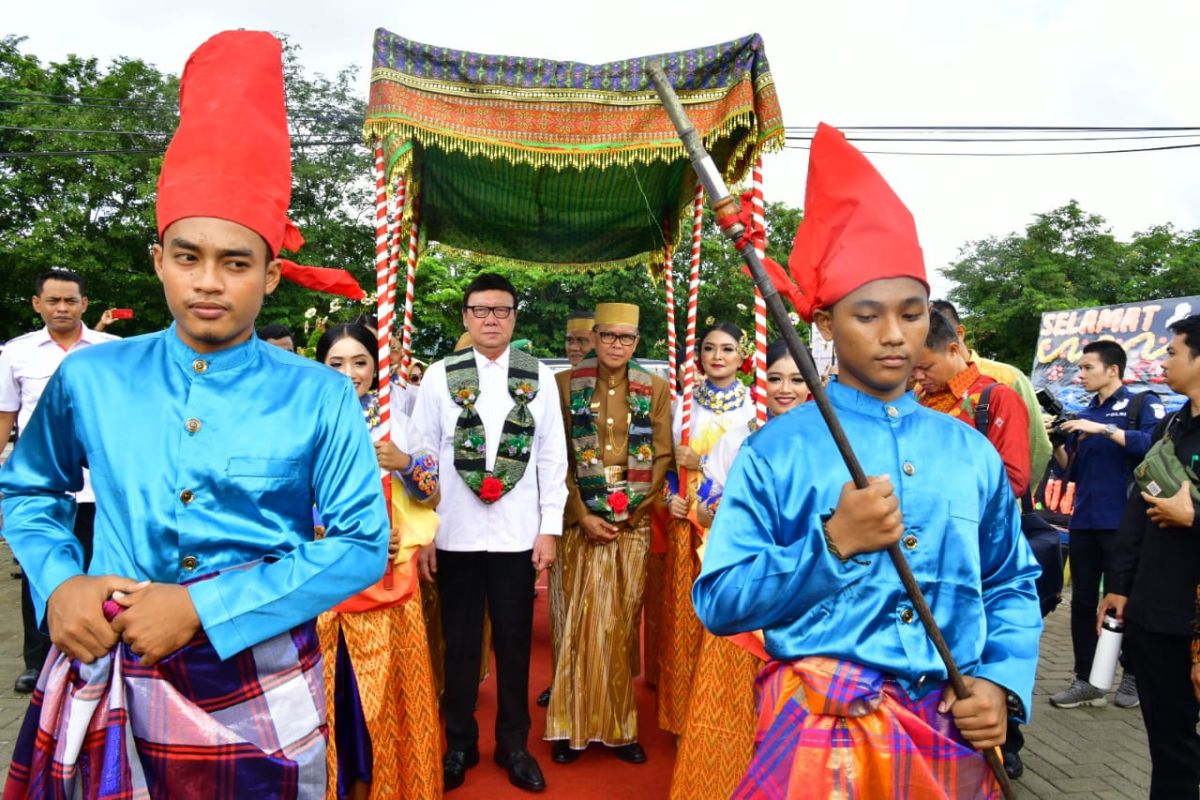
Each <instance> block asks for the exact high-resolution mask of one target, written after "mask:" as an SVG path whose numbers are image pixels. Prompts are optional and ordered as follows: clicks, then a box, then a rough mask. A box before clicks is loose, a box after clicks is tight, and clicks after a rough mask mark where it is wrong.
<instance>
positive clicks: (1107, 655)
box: [1088, 608, 1125, 691]
mask: <svg viewBox="0 0 1200 800" xmlns="http://www.w3.org/2000/svg"><path fill="white" fill-rule="evenodd" d="M1124 637H1125V623H1123V622H1121V620H1119V619H1117V615H1116V614H1115V613H1114V612H1113V610H1112V609H1111V608H1110V609H1109V610H1108V611H1105V612H1104V621H1103V622H1102V623H1101V624H1100V638H1099V640H1098V641H1097V642H1096V655H1095V656H1094V657H1093V658H1092V672H1091V674H1090V675H1088V683H1090V684H1091V685H1092V686H1095V687H1096V688H1097V689H1099V690H1101V691H1108V690H1109V689H1111V688H1112V685H1113V680H1114V679H1115V678H1116V676H1117V658H1118V657H1119V656H1120V655H1121V639H1123V638H1124Z"/></svg>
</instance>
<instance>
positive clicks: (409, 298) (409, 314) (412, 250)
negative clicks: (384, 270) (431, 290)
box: [400, 203, 420, 386]
mask: <svg viewBox="0 0 1200 800" xmlns="http://www.w3.org/2000/svg"><path fill="white" fill-rule="evenodd" d="M417 224H418V222H417V207H416V203H414V204H413V212H412V222H410V223H409V226H408V258H407V261H406V265H405V270H406V271H405V276H404V327H403V329H402V331H401V334H400V335H401V342H400V346H401V347H402V348H403V351H402V352H403V356H404V358H403V360H402V361H401V366H400V370H401V372H400V375H401V379H402V380H403V381H404V384H405V385H406V386H407V385H408V372H409V370H410V369H412V361H413V357H412V330H413V293H414V290H415V288H416V285H417V241H418V236H417V234H418V233H419V232H420V231H419V230H418V229H417Z"/></svg>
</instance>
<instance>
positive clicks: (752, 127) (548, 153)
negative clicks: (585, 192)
mask: <svg viewBox="0 0 1200 800" xmlns="http://www.w3.org/2000/svg"><path fill="white" fill-rule="evenodd" d="M743 131H744V132H745V135H744V136H743V137H741V138H742V141H740V142H739V143H738V146H737V147H736V148H735V149H734V151H733V154H732V157H731V158H730V161H729V164H728V165H727V167H726V169H725V176H724V177H725V180H726V181H727V182H728V183H737V182H738V181H739V180H741V179H742V177H743V176H744V174H745V173H746V171H747V170H748V169H749V162H753V161H754V160H755V159H756V158H757V157H758V155H760V154H761V153H764V152H771V151H774V150H778V149H780V148H782V147H783V138H784V137H783V126H782V125H779V126H775V127H773V128H772V129H771V130H770V131H766V132H762V131H759V129H758V125H757V118H756V116H755V113H754V111H753V109H743V110H740V111H737V112H734V113H733V114H730V115H729V116H728V117H726V118H725V119H724V120H723V121H722V122H721V123H720V124H719V125H717V126H715V127H714V128H712V129H711V130H709V131H708V133H706V134H705V135H704V137H703V141H704V146H705V147H706V148H708V149H709V150H710V151H711V150H712V149H713V147H714V145H716V144H717V143H719V142H721V141H722V140H725V139H729V138H731V137H732V136H733V135H734V134H736V133H739V132H743ZM363 134H364V137H365V138H366V140H367V142H368V143H370V142H371V141H372V140H373V139H374V137H376V136H380V137H383V140H384V146H385V150H386V149H387V148H388V146H389V144H392V143H394V142H397V141H398V142H401V143H402V144H400V145H399V147H400V148H404V147H406V146H407V147H408V148H410V149H408V150H407V151H405V152H400V151H399V150H397V151H396V154H393V153H391V152H389V153H388V163H389V166H388V173H389V177H391V175H392V174H394V173H396V172H397V171H406V170H408V169H411V157H412V156H411V143H412V142H413V141H415V142H419V143H420V144H421V145H422V146H424V147H437V148H438V149H440V150H443V151H445V152H448V153H462V154H464V155H467V156H470V157H481V158H487V159H491V160H505V161H508V162H509V163H511V164H514V165H521V164H524V165H528V166H531V167H535V168H543V167H548V168H550V169H554V170H557V171H562V170H565V169H585V168H596V167H599V168H601V169H607V168H610V167H631V166H635V165H637V164H653V163H656V162H663V163H670V162H673V161H680V160H685V159H686V158H687V151H685V150H684V147H683V144H682V142H680V141H679V139H678V138H675V137H671V138H670V139H665V140H654V141H649V142H642V143H631V144H628V145H615V146H612V145H609V146H606V145H596V146H591V145H575V146H570V145H568V146H561V147H548V146H539V145H535V144H525V143H518V142H504V141H498V140H495V139H485V138H482V137H475V136H468V135H464V134H459V133H454V132H451V131H446V130H441V129H437V128H433V127H430V126H426V125H422V124H420V123H418V122H415V121H413V120H399V119H389V118H379V117H375V118H369V119H367V121H366V124H365V125H364V126H363ZM392 146H396V145H392ZM406 158H407V159H409V160H408V161H406V160H405V159H406Z"/></svg>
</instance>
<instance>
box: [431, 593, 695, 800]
mask: <svg viewBox="0 0 1200 800" xmlns="http://www.w3.org/2000/svg"><path fill="white" fill-rule="evenodd" d="M533 614H534V616H533V656H532V663H531V664H530V666H529V680H530V686H529V703H530V705H531V706H532V708H531V709H530V711H531V715H532V717H533V727H532V729H531V730H530V732H529V752H531V753H533V756H534V758H536V759H537V760H538V764H539V765H540V766H541V768H542V773H543V774H544V775H545V776H546V791H544V792H540V793H536V794H535V793H532V792H524V791H521V790H520V789H518V788H516V787H515V786H513V785H512V784H510V783H509V782H508V773H507V772H506V771H505V770H502V769H500V767H498V766H496V765H495V763H493V762H492V754H493V752H494V748H495V738H494V737H493V735H492V734H493V730H494V725H495V722H496V682H495V679H494V677H493V676H494V672H493V675H492V676H489V677H488V679H487V680H486V681H484V682H483V684H482V685H480V687H479V710H478V711H477V712H476V714H475V718H476V720H478V721H479V765H478V766H477V767H474V768H473V769H470V770H468V771H467V782H466V783H465V784H463V786H462V787H461V788H459V789H455V790H454V791H453V792H450V793H448V794H447V797H450V798H454V800H493V798H532V797H545V798H563V800H566V798H570V800H599V799H600V798H605V800H621V799H622V798H639V799H641V798H665V797H666V796H667V793H668V790H669V789H670V786H671V769H672V768H673V766H674V763H675V737H674V735H672V734H670V733H667V732H665V731H661V730H659V728H658V724H657V712H656V710H655V705H654V692H653V691H652V690H651V689H650V688H649V687H648V686H646V684H645V683H644V682H643V681H642V680H641V679H640V678H639V679H638V680H637V681H636V682H635V684H634V686H635V691H636V692H637V704H638V734H639V738H640V740H641V743H642V746H643V747H644V748H646V755H647V756H648V760H647V761H646V763H645V764H640V765H633V764H626V763H625V762H624V761H621V760H619V759H618V758H617V757H616V756H614V755H613V754H612V753H610V752H609V751H608V750H607V749H606V748H604V747H603V746H601V745H596V744H594V745H592V746H591V747H589V748H588V749H587V750H586V751H585V752H584V754H583V755H582V756H581V757H580V758H579V760H578V761H576V762H575V763H573V764H555V763H554V762H553V761H551V760H550V743H549V742H547V741H545V740H544V739H542V732H543V731H544V730H545V725H546V709H544V708H538V707H537V706H536V705H534V704H533V700H534V698H535V697H537V696H538V694H539V693H540V692H541V691H542V690H543V689H545V688H546V687H547V686H549V685H550V617H549V611H548V603H547V601H546V586H545V578H543V579H542V582H541V583H540V584H539V585H538V596H537V600H536V601H534V612H533ZM494 667H495V665H494V663H493V669H494Z"/></svg>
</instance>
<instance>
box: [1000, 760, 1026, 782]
mask: <svg viewBox="0 0 1200 800" xmlns="http://www.w3.org/2000/svg"><path fill="white" fill-rule="evenodd" d="M1004 771H1005V772H1007V773H1008V777H1009V779H1010V780H1014V781H1015V780H1016V779H1017V778H1019V777H1021V776H1022V775H1024V774H1025V765H1024V764H1022V763H1021V756H1019V755H1017V754H1016V753H1005V754H1004Z"/></svg>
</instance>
